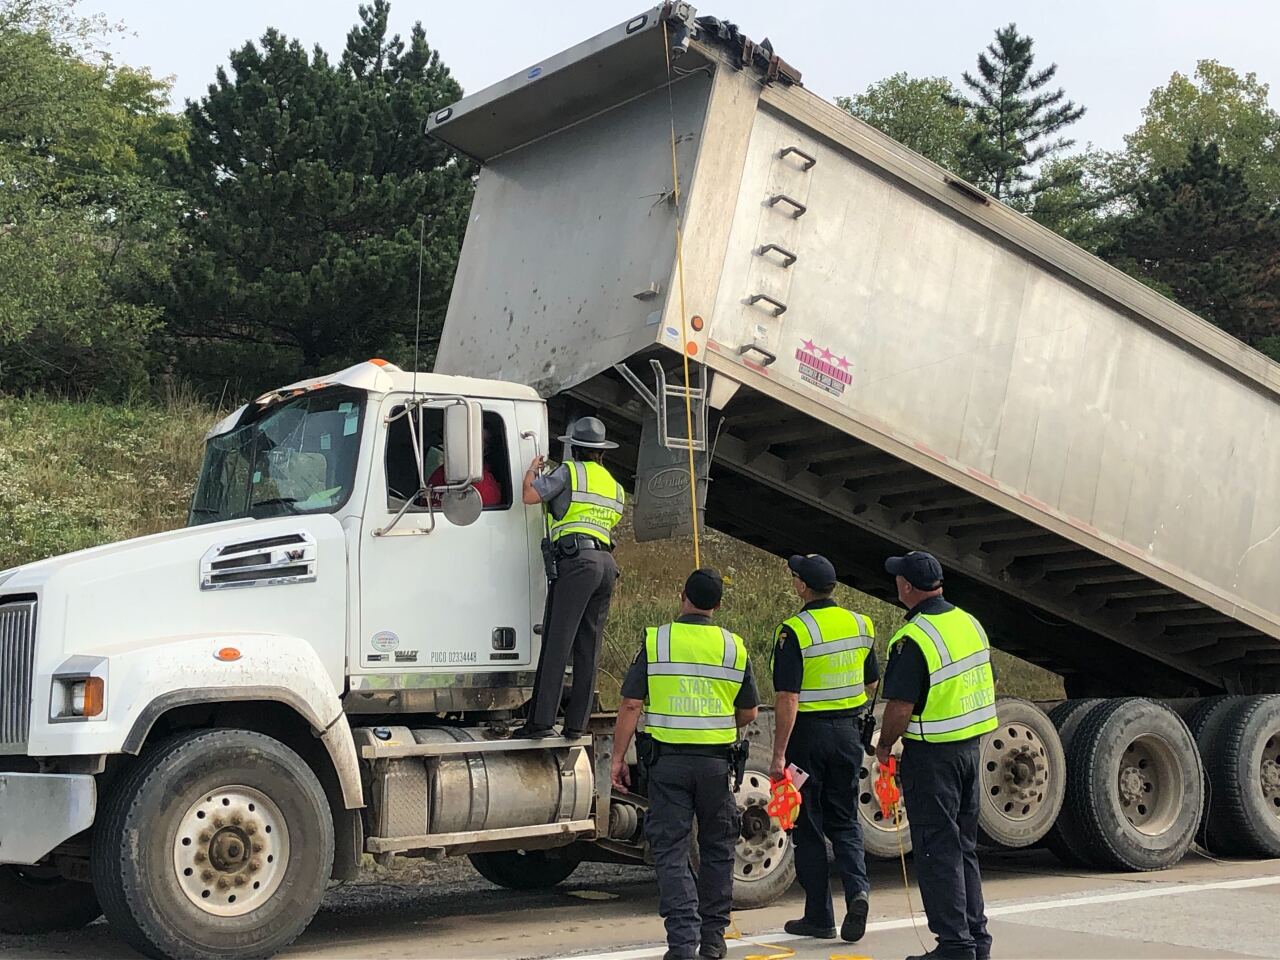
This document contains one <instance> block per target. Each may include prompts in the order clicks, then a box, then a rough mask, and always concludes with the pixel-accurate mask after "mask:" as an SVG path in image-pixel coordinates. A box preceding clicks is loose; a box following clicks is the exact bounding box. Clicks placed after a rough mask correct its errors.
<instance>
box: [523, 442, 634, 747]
mask: <svg viewBox="0 0 1280 960" xmlns="http://www.w3.org/2000/svg"><path fill="white" fill-rule="evenodd" d="M560 440H561V442H563V443H568V444H570V445H571V446H572V447H574V448H577V450H578V451H579V452H580V454H581V459H572V460H566V461H565V462H564V463H562V464H561V465H560V466H559V467H557V468H556V469H555V470H554V471H552V472H551V474H550V475H548V476H543V474H542V467H543V463H544V460H543V458H542V457H541V456H538V457H534V459H533V462H532V463H531V464H529V469H528V470H527V471H525V475H524V493H523V499H524V502H525V503H526V504H528V505H530V506H532V505H534V504H538V503H541V504H544V505H545V508H546V511H547V535H548V537H549V538H550V540H551V546H552V549H553V551H554V555H555V575H554V578H553V579H552V580H551V582H550V585H549V591H548V597H547V609H548V611H549V616H548V617H547V618H546V620H547V623H546V627H545V629H544V631H543V640H542V656H541V657H540V658H539V659H538V669H537V672H536V674H535V675H534V682H533V702H532V705H531V708H530V712H529V719H528V720H527V721H526V723H525V725H524V726H523V727H521V728H520V729H518V730H516V731H515V733H514V734H513V736H516V737H530V738H540V737H549V736H551V735H552V733H553V731H552V724H553V723H555V719H556V713H557V711H558V710H559V706H560V694H561V690H562V689H563V686H564V672H565V667H566V666H568V663H569V656H570V653H572V655H573V685H572V687H570V690H569V703H568V705H567V706H566V707H565V713H564V728H563V734H564V736H566V737H570V738H573V737H580V736H582V734H583V733H585V732H586V729H587V717H588V715H589V714H590V712H591V702H592V700H593V699H594V694H595V689H596V664H597V662H598V661H599V659H600V644H601V641H602V639H603V636H604V622H605V618H606V617H607V616H608V614H609V600H610V599H611V598H612V596H613V585H614V583H615V582H616V581H617V579H618V565H617V564H616V563H615V562H614V559H613V535H612V534H613V528H614V527H615V526H617V525H618V521H620V520H621V519H622V505H623V503H624V496H623V493H622V484H620V483H618V481H616V480H615V479H613V474H611V473H610V472H609V471H608V469H607V468H606V467H605V466H604V464H603V463H601V459H602V458H603V457H604V452H605V451H606V450H612V449H614V448H615V447H617V444H616V443H614V442H612V441H611V440H609V439H607V438H606V437H605V431H604V424H603V423H601V422H600V421H599V420H598V419H596V418H595V417H583V418H582V419H580V420H577V421H575V422H574V424H573V426H572V427H571V428H570V429H569V433H568V435H567V436H563V437H561V438H560ZM549 573H550V571H549Z"/></svg>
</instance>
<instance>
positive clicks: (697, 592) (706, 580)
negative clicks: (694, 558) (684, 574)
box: [684, 567, 724, 610]
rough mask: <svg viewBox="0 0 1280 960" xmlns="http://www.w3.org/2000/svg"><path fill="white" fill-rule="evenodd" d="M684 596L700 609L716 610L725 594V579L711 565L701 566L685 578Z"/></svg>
mask: <svg viewBox="0 0 1280 960" xmlns="http://www.w3.org/2000/svg"><path fill="white" fill-rule="evenodd" d="M684 596H685V599H686V600H688V601H689V602H690V603H691V604H693V605H694V606H695V607H697V608H698V609H699V610H714V609H715V608H716V607H718V606H719V605H720V600H721V598H722V597H723V596H724V580H723V579H722V578H721V576H720V573H719V572H718V571H716V570H714V569H712V568H711V567H699V568H698V569H697V570H695V571H693V573H691V574H689V578H688V579H687V580H685V582H684Z"/></svg>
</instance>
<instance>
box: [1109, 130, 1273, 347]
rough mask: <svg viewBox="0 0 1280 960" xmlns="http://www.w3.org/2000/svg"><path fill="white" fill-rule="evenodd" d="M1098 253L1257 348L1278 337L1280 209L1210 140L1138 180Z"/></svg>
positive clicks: (1271, 345) (1190, 148)
mask: <svg viewBox="0 0 1280 960" xmlns="http://www.w3.org/2000/svg"><path fill="white" fill-rule="evenodd" d="M1102 255H1103V256H1104V257H1105V258H1106V259H1107V260H1109V261H1111V262H1112V263H1113V264H1115V265H1116V266H1118V267H1120V268H1121V269H1124V270H1126V271H1127V272H1129V273H1131V274H1132V275H1134V276H1136V277H1138V278H1139V279H1141V280H1144V281H1145V282H1147V283H1148V284H1150V285H1151V286H1153V287H1155V288H1156V289H1157V290H1160V291H1161V292H1162V293H1165V294H1167V295H1168V296H1171V297H1173V298H1174V299H1176V300H1177V301H1178V302H1179V303H1181V304H1182V305H1183V306H1184V307H1186V308H1187V309H1188V310H1192V311H1194V312H1195V313H1197V314H1199V315H1200V316H1202V317H1204V318H1205V319H1206V320H1210V321H1212V322H1213V323H1215V324H1217V325H1218V326H1219V327H1221V328H1222V329H1223V330H1226V331H1227V332H1228V333H1231V334H1234V335H1235V336H1237V337H1239V338H1240V339H1241V340H1244V341H1245V342H1246V343H1249V344H1252V345H1254V346H1258V347H1259V348H1261V349H1264V350H1265V349H1268V348H1271V349H1274V347H1275V345H1276V339H1275V338H1276V337H1277V336H1280V211H1277V210H1276V209H1274V208H1272V207H1270V205H1268V204H1266V203H1264V202H1262V201H1260V200H1259V199H1258V198H1256V197H1254V196H1253V195H1252V194H1251V193H1250V191H1249V186H1248V184H1247V183H1246V181H1245V177H1244V174H1243V172H1242V171H1241V170H1240V169H1239V168H1238V167H1234V166H1232V165H1230V164H1227V163H1224V162H1223V161H1222V158H1221V157H1220V155H1219V151H1218V146H1217V144H1212V143H1211V144H1208V145H1204V144H1201V143H1199V142H1198V141H1193V142H1192V143H1191V146H1190V147H1189V148H1188V151H1187V155H1186V158H1185V160H1184V161H1183V163H1182V164H1181V165H1180V166H1178V167H1175V168H1173V169H1168V168H1166V169H1164V170H1162V171H1160V172H1159V173H1158V174H1156V175H1154V176H1152V177H1149V178H1146V179H1144V180H1142V181H1140V182H1139V184H1138V185H1137V188H1136V190H1135V192H1134V211H1133V213H1132V215H1131V216H1130V217H1128V218H1127V219H1125V220H1124V221H1123V222H1122V223H1120V225H1119V227H1118V228H1117V232H1116V237H1115V240H1114V241H1112V243H1110V244H1109V245H1108V246H1107V247H1106V248H1104V249H1103V251H1102Z"/></svg>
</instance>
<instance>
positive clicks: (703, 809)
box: [611, 567, 760, 960]
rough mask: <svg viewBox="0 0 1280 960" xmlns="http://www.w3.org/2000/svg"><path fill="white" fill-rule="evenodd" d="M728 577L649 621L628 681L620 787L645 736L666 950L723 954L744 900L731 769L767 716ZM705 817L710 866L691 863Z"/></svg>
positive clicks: (703, 835) (687, 591)
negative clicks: (744, 736)
mask: <svg viewBox="0 0 1280 960" xmlns="http://www.w3.org/2000/svg"><path fill="white" fill-rule="evenodd" d="M723 592H724V585H723V582H722V580H721V578H720V574H718V573H717V572H716V571H715V570H712V569H710V568H706V567H704V568H702V569H699V570H695V571H694V572H693V573H691V574H690V575H689V578H688V579H687V580H686V581H685V584H684V589H683V590H682V591H681V593H680V615H679V616H678V617H677V618H676V619H675V622H674V623H668V624H664V625H663V626H660V627H649V628H648V629H647V630H646V631H645V640H644V647H643V649H641V651H640V652H639V653H638V654H637V655H636V658H635V660H634V661H633V662H632V664H631V667H630V669H629V670H628V671H627V675H626V677H625V679H624V680H623V683H622V704H621V706H620V707H619V708H618V721H617V727H616V728H615V730H614V735H613V761H612V770H611V773H612V779H613V785H614V786H615V787H616V788H618V789H619V790H621V791H623V792H626V791H628V790H629V789H630V788H631V775H630V770H629V768H628V766H627V764H626V752H627V747H628V746H629V745H630V743H631V738H632V736H633V735H634V734H635V729H636V724H637V721H638V719H639V716H640V712H641V710H642V709H643V710H644V715H645V722H644V732H643V733H642V734H640V736H639V738H638V742H637V744H636V747H637V753H638V754H639V755H640V760H641V763H642V764H643V765H644V766H645V769H646V771H647V774H648V800H649V811H648V814H647V815H646V817H645V837H646V839H647V840H648V841H649V848H650V850H651V852H652V853H653V861H654V867H655V868H656V870H657V874H658V896H659V901H658V909H659V912H660V913H661V914H662V918H663V920H664V921H666V927H667V952H666V954H665V955H664V960H687V958H692V957H694V955H695V951H696V954H697V956H700V957H706V958H709V960H719V958H721V957H724V956H725V954H726V952H727V948H726V946H725V941H724V931H725V929H726V928H727V927H728V925H729V911H730V908H731V907H732V906H733V852H734V845H735V844H736V843H737V840H738V835H739V831H740V830H741V822H740V820H739V817H738V807H737V804H736V803H735V802H734V798H733V791H732V789H731V787H730V783H729V777H730V774H731V772H732V769H733V767H734V765H735V763H737V764H739V768H738V769H739V770H741V766H740V764H741V761H742V758H743V754H742V753H741V748H742V746H745V742H743V743H742V744H741V745H740V743H739V740H740V736H739V731H740V729H741V728H742V727H745V726H746V725H747V724H749V723H750V722H751V721H752V720H754V719H755V717H756V709H757V705H758V704H759V700H760V698H759V694H758V693H757V690H756V682H755V678H754V677H753V676H752V673H751V664H750V663H749V661H748V660H747V648H746V646H745V645H744V644H743V642H742V638H741V637H739V636H737V635H736V634H734V633H730V632H729V631H728V630H726V629H724V628H723V627H718V626H716V625H715V624H714V623H712V619H711V618H712V615H713V614H714V612H715V611H716V610H717V609H719V607H720V599H721V596H722V595H723ZM695 819H696V820H697V823H698V852H699V857H700V859H699V867H698V875H697V877H696V879H695V877H694V875H693V872H692V870H691V869H690V866H689V840H690V836H691V833H692V830H693V822H694V820H695Z"/></svg>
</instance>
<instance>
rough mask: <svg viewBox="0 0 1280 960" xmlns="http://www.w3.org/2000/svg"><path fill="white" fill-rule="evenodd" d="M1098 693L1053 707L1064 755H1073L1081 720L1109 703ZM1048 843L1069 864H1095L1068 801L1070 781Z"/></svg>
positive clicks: (1068, 769)
mask: <svg viewBox="0 0 1280 960" xmlns="http://www.w3.org/2000/svg"><path fill="white" fill-rule="evenodd" d="M1105 702H1106V701H1105V700H1102V699H1100V698H1098V697H1081V698H1079V699H1076V700H1064V701H1063V702H1062V703H1060V704H1058V705H1057V706H1056V707H1054V708H1053V709H1052V710H1050V711H1049V721H1050V722H1051V723H1052V724H1053V726H1054V728H1055V729H1056V730H1057V731H1058V739H1059V740H1060V741H1061V742H1062V754H1063V757H1064V758H1069V757H1070V756H1071V744H1072V742H1073V741H1074V740H1075V734H1076V730H1077V729H1078V728H1079V727H1080V721H1081V720H1083V719H1084V717H1085V714H1087V713H1088V712H1089V711H1090V710H1092V709H1093V708H1094V707H1097V706H1100V705H1101V704H1103V703H1105ZM1066 776H1067V778H1068V781H1069V778H1070V777H1071V764H1070V760H1069V759H1067V760H1066ZM1044 845H1045V846H1046V847H1048V848H1049V850H1050V852H1052V853H1053V855H1054V856H1055V857H1057V858H1058V859H1059V860H1061V861H1062V862H1063V863H1064V864H1066V865H1067V866H1069V867H1091V866H1093V865H1094V864H1093V863H1091V862H1090V859H1089V850H1088V846H1087V845H1086V844H1085V842H1084V838H1083V837H1082V836H1081V833H1080V828H1079V826H1078V825H1077V824H1076V822H1075V819H1074V818H1073V817H1072V815H1071V810H1070V808H1068V807H1067V804H1066V783H1064V784H1063V803H1062V807H1061V809H1060V810H1059V811H1058V817H1057V819H1056V820H1054V822H1053V826H1051V827H1050V828H1049V832H1048V833H1046V834H1045V837H1044Z"/></svg>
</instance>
